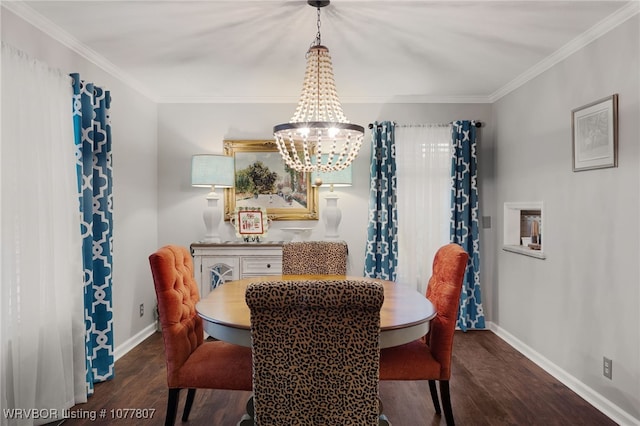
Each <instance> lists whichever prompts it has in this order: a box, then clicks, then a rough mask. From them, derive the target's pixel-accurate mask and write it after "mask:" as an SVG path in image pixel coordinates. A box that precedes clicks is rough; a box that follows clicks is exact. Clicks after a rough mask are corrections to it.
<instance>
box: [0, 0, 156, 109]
mask: <svg viewBox="0 0 640 426" xmlns="http://www.w3.org/2000/svg"><path fill="white" fill-rule="evenodd" d="M0 6H1V7H3V8H5V9H7V10H9V11H11V12H13V13H14V14H16V15H17V16H19V17H20V18H22V19H23V20H25V21H26V22H28V23H30V24H31V25H33V26H34V27H36V28H37V29H39V30H40V31H42V32H44V33H45V34H47V35H48V36H49V37H51V38H53V39H54V40H56V41H58V42H59V43H61V44H63V45H64V46H66V47H68V48H69V49H71V50H72V51H74V52H76V53H77V54H78V55H80V56H82V57H83V58H84V59H86V60H87V61H89V62H91V63H92V64H94V65H96V66H97V67H99V68H101V69H103V70H104V71H105V72H107V73H109V74H111V75H112V76H113V77H115V78H116V79H118V80H119V81H121V82H122V83H124V84H126V85H127V86H129V87H131V88H132V89H133V90H135V91H136V92H138V93H140V94H142V95H143V96H145V97H147V98H149V99H150V100H152V101H154V102H156V103H157V102H158V97H157V96H156V95H155V94H154V92H153V91H152V90H150V89H149V88H147V87H145V86H144V85H143V84H142V83H140V82H139V81H138V80H136V79H134V78H133V77H131V76H130V75H128V74H127V73H125V72H123V71H122V70H121V69H120V68H119V67H117V66H116V65H114V64H113V63H112V62H110V61H109V60H107V59H106V58H105V57H104V56H102V55H100V54H99V53H97V52H96V51H94V50H93V49H91V48H90V47H88V46H86V45H85V44H83V43H81V42H80V41H78V39H76V38H75V37H73V36H72V35H71V34H69V33H68V32H66V31H64V30H62V29H61V28H60V27H59V26H57V25H55V24H54V23H53V22H51V21H50V20H48V19H47V18H45V17H44V16H42V15H41V14H40V13H38V12H36V11H35V10H34V9H32V8H31V7H30V6H29V5H27V4H26V3H25V2H23V1H0Z"/></svg>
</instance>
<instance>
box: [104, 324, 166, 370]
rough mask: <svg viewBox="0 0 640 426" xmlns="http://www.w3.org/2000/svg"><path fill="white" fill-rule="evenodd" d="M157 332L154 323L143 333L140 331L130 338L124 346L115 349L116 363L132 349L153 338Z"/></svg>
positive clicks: (144, 329)
mask: <svg viewBox="0 0 640 426" xmlns="http://www.w3.org/2000/svg"><path fill="white" fill-rule="evenodd" d="M155 332H156V323H155V322H154V323H153V324H150V325H148V326H147V327H145V328H143V329H142V331H140V332H139V333H138V334H136V335H134V336H132V337H130V338H129V339H128V340H126V341H125V342H124V343H123V344H121V345H119V346H118V347H117V348H115V349H114V351H113V358H114V361H117V360H119V359H120V358H122V357H123V356H124V355H126V354H127V352H129V351H130V350H131V349H133V348H135V347H136V346H138V345H139V344H140V343H142V341H143V340H144V339H146V338H147V337H149V336H151V335H152V334H153V333H155Z"/></svg>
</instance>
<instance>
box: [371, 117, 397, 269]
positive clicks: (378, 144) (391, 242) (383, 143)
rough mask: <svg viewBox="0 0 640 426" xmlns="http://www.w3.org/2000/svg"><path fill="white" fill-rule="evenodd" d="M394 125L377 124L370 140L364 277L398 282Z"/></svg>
mask: <svg viewBox="0 0 640 426" xmlns="http://www.w3.org/2000/svg"><path fill="white" fill-rule="evenodd" d="M394 128H395V125H394V123H392V122H390V121H383V122H381V123H378V122H376V123H374V124H373V128H372V131H371V133H372V138H371V183H370V186H369V226H368V229H367V247H366V251H365V264H364V276H365V277H370V278H381V279H385V280H391V281H395V280H396V269H397V266H398V212H397V210H396V149H395V136H394Z"/></svg>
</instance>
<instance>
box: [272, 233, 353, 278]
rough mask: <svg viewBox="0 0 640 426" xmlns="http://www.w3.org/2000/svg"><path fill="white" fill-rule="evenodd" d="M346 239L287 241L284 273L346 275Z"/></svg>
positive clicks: (284, 255) (284, 249) (283, 247)
mask: <svg viewBox="0 0 640 426" xmlns="http://www.w3.org/2000/svg"><path fill="white" fill-rule="evenodd" d="M347 255H348V248H347V243H345V242H344V241H300V242H287V243H284V245H283V246H282V274H283V275H307V274H313V275H346V274H347Z"/></svg>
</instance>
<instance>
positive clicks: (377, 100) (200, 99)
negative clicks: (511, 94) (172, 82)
mask: <svg viewBox="0 0 640 426" xmlns="http://www.w3.org/2000/svg"><path fill="white" fill-rule="evenodd" d="M298 100H299V99H298V98H296V97H291V96H264V97H254V96H247V97H242V96H192V97H189V96H164V97H160V98H158V99H157V102H158V103H161V104H297V103H298ZM340 101H341V103H342V104H487V103H491V101H490V100H489V97H488V96H427V95H400V96H393V97H382V96H378V97H375V96H371V97H369V96H367V97H342V96H341V97H340Z"/></svg>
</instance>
